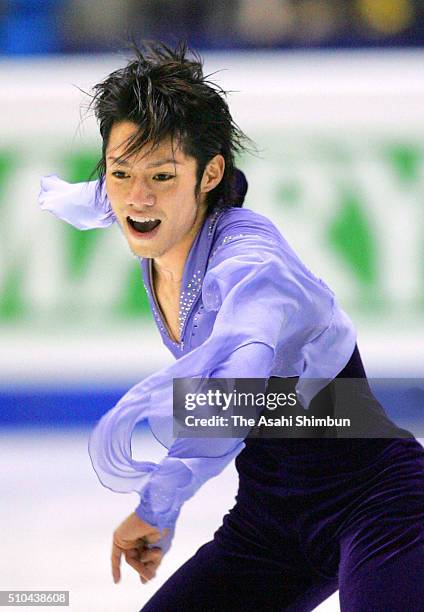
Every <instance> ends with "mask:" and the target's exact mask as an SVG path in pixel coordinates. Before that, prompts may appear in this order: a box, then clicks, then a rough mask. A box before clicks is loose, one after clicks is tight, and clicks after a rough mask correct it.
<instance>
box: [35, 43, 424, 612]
mask: <svg viewBox="0 0 424 612" xmlns="http://www.w3.org/2000/svg"><path fill="white" fill-rule="evenodd" d="M92 105H93V108H94V110H95V113H96V116H97V119H98V121H99V125H100V133H101V136H102V139H103V149H102V158H101V162H100V164H99V180H97V181H90V182H87V183H83V184H76V185H70V184H68V183H66V182H64V181H61V180H60V179H59V178H58V177H56V176H49V177H45V178H44V179H43V180H42V191H41V196H40V202H41V206H42V208H43V209H45V210H49V211H51V212H52V213H54V214H55V215H56V216H57V217H59V218H61V219H63V220H65V221H66V222H68V223H71V224H72V225H74V226H75V227H78V228H79V229H82V230H86V229H90V228H96V227H108V226H110V225H112V224H113V223H116V224H118V226H119V228H120V230H121V231H122V233H123V235H124V237H125V239H126V240H127V242H128V245H129V247H130V249H131V251H132V253H133V254H134V255H135V256H136V257H137V258H138V259H139V260H140V265H141V270H142V275H143V279H144V283H145V287H146V290H147V294H148V297H149V300H150V306H151V309H152V312H153V315H154V318H155V321H156V324H157V326H158V328H159V332H160V334H161V337H162V341H163V342H164V344H165V345H166V346H167V347H168V348H169V350H170V351H171V352H172V354H173V355H174V357H175V358H176V361H175V362H174V363H173V364H172V365H170V366H169V367H166V368H163V369H161V370H160V371H158V372H156V373H154V374H153V375H151V376H149V377H148V378H146V379H144V380H143V381H142V382H140V383H139V384H137V385H135V386H134V387H133V388H132V389H130V390H129V391H128V393H126V394H125V395H124V397H123V398H122V399H121V400H120V401H119V402H118V404H117V405H116V406H115V407H114V408H113V409H112V410H110V411H109V412H107V413H106V414H105V415H104V416H103V417H102V418H101V419H100V421H99V422H98V424H97V425H96V427H95V429H94V431H93V432H92V434H91V437H90V442H89V451H90V456H91V459H92V463H93V466H94V469H95V470H96V473H97V475H98V477H99V479H100V481H101V482H102V483H103V485H105V486H106V487H109V488H110V489H112V490H114V491H118V492H131V491H137V492H138V493H139V494H140V504H139V505H138V506H137V508H136V509H135V511H134V512H133V513H132V514H130V516H129V517H128V518H127V519H126V520H124V521H123V522H122V523H121V525H120V526H119V527H118V528H117V529H116V530H115V531H114V534H113V546H112V572H113V578H114V580H115V582H117V581H119V579H120V560H121V557H122V556H124V557H125V559H126V561H127V563H128V564H129V565H130V566H132V567H133V568H134V569H135V570H136V571H137V572H138V573H139V575H140V578H141V581H142V582H143V583H144V582H146V581H149V580H151V579H152V578H153V577H154V575H155V572H156V569H157V567H158V566H159V564H160V561H161V559H162V558H163V555H164V554H165V553H166V552H167V551H168V550H169V547H170V545H171V541H172V537H173V534H174V529H175V524H176V521H177V519H178V516H179V514H180V510H181V507H182V505H183V503H184V502H185V501H186V500H187V499H189V498H190V497H191V496H192V495H194V493H195V492H196V491H197V490H198V489H199V487H200V486H201V485H202V484H203V483H204V482H205V481H207V480H208V479H209V478H211V477H213V476H215V475H217V474H219V473H220V472H221V471H222V470H223V469H224V467H225V466H226V465H228V464H229V462H231V461H232V460H233V459H234V458H235V463H236V468H237V471H238V474H239V489H238V493H237V497H236V504H235V506H234V507H233V508H232V510H231V511H230V512H229V513H227V514H226V515H225V517H224V519H223V523H222V525H221V526H220V527H219V529H218V530H217V531H216V532H215V534H214V537H213V539H212V540H211V541H210V542H207V543H205V544H204V545H203V546H201V547H200V548H199V550H198V551H197V552H196V554H195V555H194V556H193V557H192V558H191V559H189V560H188V561H187V562H186V563H184V565H183V566H182V567H181V568H180V569H179V570H178V571H177V572H176V573H175V574H174V575H173V576H171V577H170V578H169V580H168V581H167V582H166V583H165V584H164V585H163V586H162V587H161V588H160V589H159V590H158V591H157V592H156V594H155V595H154V596H153V597H152V598H151V599H150V601H149V602H148V603H147V604H146V605H145V606H144V607H143V611H144V612H171V611H172V612H173V611H175V612H181V611H183V610H184V611H185V610H190V611H191V612H194V611H200V610H202V611H204V612H206V611H216V612H218V611H219V612H237V611H247V610H255V611H256V612H258V611H260V610H264V611H265V610H267V611H271V610H272V611H281V610H289V611H292V612H293V611H309V610H312V609H314V608H315V607H316V606H318V605H319V603H320V602H322V601H323V600H325V599H326V598H327V597H328V596H329V595H330V594H331V593H333V592H334V591H336V590H337V589H339V597H340V606H341V609H342V611H343V612H365V611H367V612H368V611H369V612H371V611H372V612H389V611H390V612H401V611H402V612H405V611H406V610H408V611H411V612H412V611H414V612H418V611H420V610H424V451H423V448H422V447H421V445H420V444H419V443H418V441H417V440H415V438H414V437H413V436H412V434H411V435H410V436H408V435H407V436H405V437H403V436H402V435H399V436H397V435H393V436H387V435H386V436H381V437H378V436H376V437H369V436H366V435H365V436H364V437H356V438H346V439H345V438H343V439H332V438H326V437H325V436H324V437H323V436H320V437H318V438H307V437H301V438H295V437H293V438H288V437H278V438H273V439H269V438H266V437H261V436H257V437H252V436H248V437H246V438H243V437H237V438H234V437H233V438H215V439H214V438H212V437H210V438H178V437H177V438H175V437H174V436H173V430H172V422H173V416H172V380H173V379H174V378H181V377H197V378H200V377H204V378H206V377H209V378H223V379H234V378H240V379H242V378H261V379H263V380H265V381H268V389H269V388H272V389H273V390H275V389H277V390H278V389H279V388H283V387H284V385H285V384H286V382H287V381H291V382H292V383H293V384H294V385H295V388H296V390H297V392H298V396H299V397H300V398H302V402H303V405H302V408H301V409H302V410H303V411H304V412H305V413H306V412H308V411H309V412H310V411H311V410H313V407H314V402H316V401H317V398H318V397H320V396H321V397H322V394H323V393H324V394H325V393H326V392H327V390H328V388H329V385H333V384H334V383H335V382H336V381H338V380H341V379H348V378H352V379H357V380H363V381H366V377H365V372H364V369H363V366H362V362H361V357H360V354H359V351H358V347H357V344H356V334H355V329H354V327H353V325H352V323H351V321H350V319H349V318H348V317H347V315H346V314H345V313H344V312H343V311H342V310H341V308H340V307H339V306H338V305H337V302H336V300H335V297H334V294H333V292H332V291H331V290H330V289H329V288H328V286H327V285H326V284H325V283H324V282H323V281H322V280H320V279H319V278H316V277H315V276H314V275H313V274H312V273H311V272H310V271H309V270H308V269H307V268H306V267H305V266H304V265H303V263H302V262H301V261H300V260H299V258H298V257H297V255H296V254H295V253H294V251H293V250H292V248H291V247H290V246H289V245H288V244H287V242H286V240H285V239H284V238H283V236H282V235H281V233H280V232H279V230H278V229H277V228H276V227H275V225H273V223H272V222H271V221H270V220H268V219H267V218H266V217H264V216H262V215H260V214H258V213H256V212H253V211H252V210H249V209H246V208H243V207H242V204H243V200H244V196H245V194H246V190H247V182H246V179H245V177H244V175H243V174H242V172H240V171H239V170H237V169H236V168H235V161H234V160H235V155H236V154H237V153H238V152H240V151H241V150H242V149H243V147H246V146H247V139H245V137H244V134H243V133H242V132H241V130H240V129H239V128H238V126H237V125H236V124H235V123H234V121H233V119H232V117H231V114H230V111H229V108H228V105H227V102H226V99H225V92H224V91H223V90H222V89H221V88H220V87H218V86H217V85H216V84H214V83H213V82H211V81H210V80H208V77H206V76H204V74H203V69H202V62H201V59H200V58H199V56H198V55H197V54H194V53H190V52H189V50H188V49H187V47H186V45H185V44H184V43H182V44H179V45H177V46H176V48H175V49H171V48H169V47H167V46H165V45H163V44H161V43H157V44H150V45H147V46H143V47H141V48H140V49H136V51H135V57H134V58H133V59H132V60H131V61H130V62H129V63H128V65H126V66H125V67H124V68H122V69H119V70H116V71H115V72H113V73H112V74H110V75H109V76H108V77H107V78H106V79H105V80H104V81H103V82H101V83H99V84H97V85H96V86H95V87H94V94H93V100H92ZM258 205H259V206H260V203H259V204H258ZM140 357H141V355H140ZM323 381H327V383H325V382H323ZM329 381H330V382H329ZM370 401H371V400H370ZM380 416H381V413H380ZM382 419H383V420H384V415H383V417H382ZM141 421H147V422H148V424H149V426H150V428H151V430H152V432H153V433H154V435H155V436H156V437H157V439H159V440H160V441H161V442H162V444H163V445H164V446H165V447H166V449H167V454H166V455H165V456H164V458H163V460H162V461H160V463H158V464H156V463H153V462H149V461H136V460H134V459H133V457H132V453H131V434H132V432H133V430H134V428H135V426H136V424H137V423H138V422H141ZM387 423H388V420H387ZM389 430H390V428H389ZM389 430H388V431H389Z"/></svg>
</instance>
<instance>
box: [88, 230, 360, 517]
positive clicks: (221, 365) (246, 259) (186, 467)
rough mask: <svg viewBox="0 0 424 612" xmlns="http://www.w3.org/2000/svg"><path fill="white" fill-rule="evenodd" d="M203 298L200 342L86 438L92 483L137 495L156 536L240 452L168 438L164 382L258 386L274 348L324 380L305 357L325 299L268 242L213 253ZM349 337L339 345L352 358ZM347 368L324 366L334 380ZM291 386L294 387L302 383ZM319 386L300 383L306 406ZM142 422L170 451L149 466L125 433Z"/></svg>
mask: <svg viewBox="0 0 424 612" xmlns="http://www.w3.org/2000/svg"><path fill="white" fill-rule="evenodd" d="M202 299H203V304H204V307H205V308H206V310H214V311H215V312H216V319H215V323H214V326H213V329H212V332H211V334H210V336H209V337H208V338H207V340H206V341H205V342H204V343H203V344H202V345H201V346H199V347H198V348H196V349H193V350H192V351H191V352H189V353H187V354H186V355H184V356H183V357H181V358H180V359H178V360H177V361H176V362H175V363H174V364H172V365H171V366H169V367H167V368H165V369H162V370H161V371H159V372H157V373H155V374H153V375H152V376H150V377H149V378H146V379H145V380H144V381H143V382H141V383H139V384H138V385H135V386H134V387H133V388H132V389H130V391H129V392H128V393H127V394H126V395H125V396H124V397H123V398H122V399H121V400H120V401H119V402H118V404H117V405H116V407H115V408H113V409H112V410H111V411H109V412H108V413H107V414H106V415H104V416H103V417H102V419H101V420H100V421H99V423H98V425H97V426H96V428H95V429H94V431H93V433H92V435H91V439H90V445H89V450H90V455H91V458H92V462H93V466H94V469H95V470H96V472H97V474H98V476H99V478H100V480H101V482H102V483H103V484H104V485H105V486H108V487H110V488H111V489H113V490H115V491H121V492H129V491H138V492H139V494H140V499H141V501H140V505H139V506H138V508H137V510H136V511H137V514H138V515H139V516H140V518H143V519H144V520H146V521H147V522H149V523H151V524H153V525H156V526H157V527H159V528H160V529H161V528H163V527H171V526H172V525H174V524H175V521H176V519H177V517H178V514H179V512H180V509H181V506H182V504H183V503H184V502H185V501H186V500H187V499H189V498H190V497H192V495H193V494H194V493H195V492H196V491H197V490H198V489H199V487H200V486H201V485H202V484H203V483H204V482H205V481H206V480H208V479H209V478H211V477H213V476H215V475H217V474H219V473H220V472H221V471H222V470H223V469H224V468H225V466H226V465H228V463H229V462H230V461H231V460H232V459H233V458H234V457H235V456H237V454H239V453H240V452H241V451H242V450H243V448H244V442H243V440H242V439H235V438H214V439H209V438H177V439H174V438H173V432H172V426H173V419H172V399H173V398H172V379H173V378H179V377H211V376H214V377H223V378H224V377H225V378H233V377H234V378H235V377H240V378H242V377H256V378H258V377H263V378H267V377H268V376H269V374H270V371H271V367H272V363H273V359H274V355H275V350H276V347H277V345H280V344H281V343H283V345H284V344H286V345H287V347H288V354H290V353H291V354H294V353H296V352H297V353H298V354H301V355H303V362H304V363H303V367H302V374H301V377H300V378H301V379H304V378H305V379H306V380H305V381H304V382H306V383H308V380H307V379H308V378H309V377H314V376H315V377H317V376H319V375H320V372H321V375H326V374H327V371H326V366H324V367H323V368H322V370H320V369H319V367H317V364H316V363H314V362H313V361H311V359H312V360H313V359H314V358H315V351H316V349H315V345H314V343H316V340H317V338H319V337H322V335H324V336H325V334H326V332H329V333H330V334H332V333H333V332H334V330H332V322H333V318H334V317H333V314H334V313H333V306H334V299H333V294H332V293H331V292H330V290H329V289H328V288H327V287H326V286H325V285H324V284H323V283H321V282H320V281H319V280H318V279H316V278H315V277H313V276H312V275H310V274H308V273H307V271H306V269H305V268H303V267H302V266H300V267H299V266H296V265H295V263H294V262H291V261H290V260H289V259H288V258H287V253H286V252H285V251H284V249H283V248H282V247H281V245H280V244H278V243H277V242H275V243H274V242H272V241H270V240H269V237H268V236H267V237H261V236H259V235H255V236H243V237H241V238H240V239H238V240H234V241H232V242H230V243H228V244H225V245H223V246H222V247H219V248H218V250H217V251H216V253H215V255H214V257H213V259H212V260H211V263H210V267H209V269H208V271H207V273H206V275H205V278H204V282H203V288H202ZM347 327H349V326H347ZM349 330H350V328H349ZM349 330H348V329H346V333H345V337H343V336H341V339H342V341H343V342H346V341H347V342H348V344H349V346H348V347H347V349H348V350H353V346H354V337H353V335H352V332H351V330H350V331H349ZM345 348H346V347H345ZM295 349H296V350H295ZM331 359H332V357H331V356H330V358H329V360H330V362H331ZM334 359H337V356H336V357H334ZM346 361H347V359H345V361H344V363H342V364H341V365H340V363H339V364H338V365H337V363H336V362H333V363H332V364H331V368H330V369H332V371H333V376H335V374H337V372H338V371H340V370H341V369H342V367H343V366H344V365H345V363H346ZM339 366H340V367H339ZM337 368H338V369H337ZM327 370H328V371H329V368H328V364H327ZM323 384H325V383H323ZM298 387H299V390H301V389H302V380H300V381H299V384H298ZM320 388H321V387H315V388H314V389H312V388H311V387H310V386H308V385H306V391H305V392H304V397H305V398H306V402H305V403H306V404H308V403H309V401H310V400H311V399H312V397H313V396H314V394H315V393H317V392H318V391H319V390H320ZM142 420H147V421H148V423H149V426H150V428H151V430H152V432H153V433H154V435H155V437H156V438H157V439H158V440H159V441H160V442H162V444H164V446H166V447H167V448H168V449H169V452H168V454H167V455H166V456H165V457H164V459H163V460H162V461H161V462H160V463H159V464H157V465H156V464H154V463H148V462H136V461H134V459H133V458H132V455H131V433H132V431H133V429H134V427H135V425H136V423H137V422H139V421H142Z"/></svg>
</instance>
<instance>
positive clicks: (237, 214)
mask: <svg viewBox="0 0 424 612" xmlns="http://www.w3.org/2000/svg"><path fill="white" fill-rule="evenodd" d="M244 236H258V237H263V238H266V239H268V240H272V241H273V242H280V241H281V240H282V235H281V233H280V231H279V230H278V228H277V227H276V226H275V225H274V223H273V222H272V221H271V220H270V219H268V218H267V217H265V216H264V215H261V214H260V213H257V212H255V211H253V210H251V209H250V208H227V209H224V210H223V211H222V212H221V213H220V214H219V216H218V218H217V224H216V229H215V234H214V240H213V242H214V245H213V246H214V247H215V248H217V247H218V246H220V245H221V244H225V243H226V242H229V241H230V240H234V239H236V238H243V237H244Z"/></svg>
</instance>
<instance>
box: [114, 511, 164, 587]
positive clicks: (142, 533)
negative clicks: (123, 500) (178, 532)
mask: <svg viewBox="0 0 424 612" xmlns="http://www.w3.org/2000/svg"><path fill="white" fill-rule="evenodd" d="M168 531H169V530H168V529H164V530H163V533H161V532H160V531H159V530H158V529H157V528H156V527H152V525H149V524H148V523H145V522H144V521H142V520H141V519H140V518H139V517H138V516H137V514H136V513H135V512H133V513H132V514H130V516H129V517H128V518H127V519H125V521H123V523H121V524H120V525H119V527H118V528H117V529H116V530H115V531H114V534H113V543H112V557H111V560H112V576H113V581H114V582H115V584H116V583H117V582H119V580H120V578H121V556H122V555H123V554H124V556H125V561H126V562H127V563H128V565H131V567H133V568H134V569H135V570H136V572H138V574H139V575H140V580H141V582H142V583H143V584H145V583H146V582H147V581H148V580H151V579H152V578H154V576H155V575H156V569H157V568H158V566H159V564H160V562H161V561H162V556H163V553H162V550H161V549H160V548H159V547H158V546H155V547H153V548H149V547H148V546H147V544H154V543H155V542H157V541H158V540H160V539H161V538H162V537H164V536H165V535H166V533H167V532H168Z"/></svg>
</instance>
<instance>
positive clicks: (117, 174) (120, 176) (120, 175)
mask: <svg viewBox="0 0 424 612" xmlns="http://www.w3.org/2000/svg"><path fill="white" fill-rule="evenodd" d="M112 176H114V177H115V178H117V179H125V178H128V174H126V173H125V172H123V171H122V170H115V172H112Z"/></svg>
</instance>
